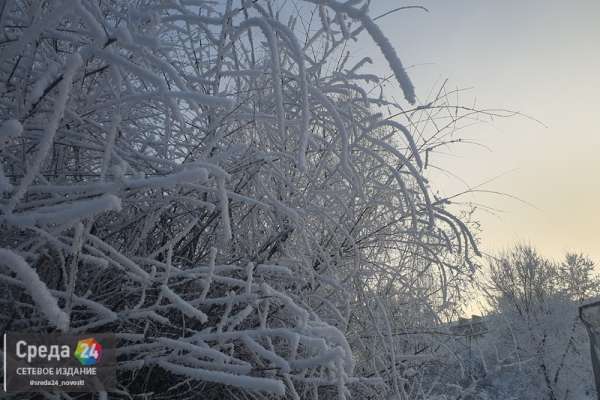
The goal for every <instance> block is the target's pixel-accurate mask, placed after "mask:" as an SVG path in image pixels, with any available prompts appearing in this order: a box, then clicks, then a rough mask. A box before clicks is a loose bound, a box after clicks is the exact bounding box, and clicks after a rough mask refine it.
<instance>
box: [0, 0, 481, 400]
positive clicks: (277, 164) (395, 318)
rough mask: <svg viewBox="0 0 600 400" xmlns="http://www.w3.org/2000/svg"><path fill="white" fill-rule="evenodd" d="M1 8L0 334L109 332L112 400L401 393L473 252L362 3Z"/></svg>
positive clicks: (399, 76) (432, 138) (403, 81)
mask: <svg viewBox="0 0 600 400" xmlns="http://www.w3.org/2000/svg"><path fill="white" fill-rule="evenodd" d="M2 4H3V7H2V8H1V9H0V94H1V98H0V123H1V126H0V138H1V140H2V141H1V143H0V146H1V148H0V151H1V157H2V163H1V169H0V190H2V198H1V200H0V210H1V215H0V224H1V225H0V226H1V229H2V231H1V235H0V247H1V248H2V249H1V250H0V292H1V293H2V297H1V300H2V303H1V304H0V318H1V320H0V323H1V324H2V325H1V326H2V328H3V330H4V331H6V330H14V331H33V332H47V331H50V330H59V331H63V332H72V333H81V332H115V334H116V336H117V338H118V340H119V356H118V357H119V358H118V361H119V365H118V368H119V369H118V376H119V382H120V386H119V392H117V393H115V394H114V395H115V396H121V397H124V398H130V397H131V396H134V395H140V394H143V393H153V396H156V398H187V397H198V396H201V397H202V398H206V399H217V398H219V399H220V398H227V397H230V398H240V397H242V398H248V397H254V398H258V397H261V396H286V397H289V398H306V397H313V398H330V397H338V398H347V397H349V396H350V395H352V394H354V395H356V396H357V398H368V397H370V398H389V396H392V395H394V396H396V398H408V397H411V398H414V397H415V396H416V395H415V396H412V395H411V394H410V393H413V392H411V390H413V389H412V387H411V384H412V381H411V379H409V378H410V377H414V376H418V374H415V373H414V369H413V367H412V366H411V363H414V360H415V359H418V358H419V357H421V356H420V355H419V354H421V353H422V352H423V351H424V350H423V347H422V343H423V340H422V339H419V338H414V336H410V335H408V336H404V335H403V334H404V333H407V332H408V333H410V332H411V331H412V330H413V329H414V328H415V327H416V328H422V327H424V326H425V327H430V326H433V325H435V324H436V323H437V322H438V321H439V319H440V315H444V313H448V315H449V314H451V313H452V312H454V311H455V310H456V299H457V296H458V294H459V293H460V289H461V288H462V287H463V286H464V284H465V278H466V277H469V276H470V275H471V274H472V272H473V268H474V267H473V264H472V260H471V258H472V257H473V256H474V255H476V254H477V253H478V252H477V248H476V244H475V239H474V238H473V237H472V235H471V233H470V232H469V229H468V228H467V225H466V223H465V222H463V221H461V219H459V218H457V217H455V216H454V215H452V214H451V213H450V212H449V211H448V210H447V207H446V204H447V201H446V200H444V199H440V198H437V197H435V196H433V195H432V194H431V191H430V188H429V183H428V182H427V180H426V179H425V178H424V176H423V169H424V168H425V167H426V166H427V165H428V163H429V156H430V153H431V152H432V149H434V148H435V147H436V146H439V145H440V144H441V143H443V142H444V141H445V140H446V139H447V138H446V137H445V136H444V135H445V132H451V131H452V128H453V127H455V126H456V121H457V119H460V117H459V115H457V114H454V111H453V112H452V113H448V115H443V116H440V115H439V114H440V113H443V112H444V110H445V109H446V107H447V106H448V104H446V103H444V101H445V97H444V96H443V95H438V96H437V97H436V98H434V99H432V101H431V102H428V103H427V104H425V105H422V106H417V105H415V103H416V94H415V91H414V88H413V85H412V83H411V81H410V79H409V78H408V76H407V74H406V72H405V69H404V68H403V65H402V63H401V62H400V59H399V57H398V55H397V53H396V51H395V49H394V47H393V46H392V44H391V42H390V41H389V40H388V39H387V38H386V37H385V36H384V34H383V33H382V32H381V30H380V29H379V28H378V27H377V25H376V23H374V22H373V20H372V19H371V18H370V17H369V14H368V2H365V1H346V2H342V1H332V0H307V1H297V2H281V3H279V2H270V1H256V0H253V1H251V0H240V1H232V0H225V1H222V2H214V1H203V0H197V1H187V0H174V1H158V0H147V1H135V2H132V1H125V0H122V1H121V0H109V1H100V2H97V1H87V0H77V1H22V0H9V1H5V2H3V3H2ZM283 5H285V7H286V9H285V10H288V12H285V10H283V9H280V7H282V6H283ZM295 7H298V8H297V9H296V8H295ZM290 9H294V10H295V11H294V12H289V10H290ZM360 34H366V35H368V36H369V37H370V38H371V39H372V40H373V42H374V43H375V44H376V45H377V46H378V47H379V49H380V50H381V52H382V54H383V56H384V58H385V59H386V60H387V62H388V64H389V69H390V71H391V73H392V77H393V79H395V81H396V82H397V83H398V85H399V87H400V89H401V90H402V92H403V94H404V97H405V99H406V101H407V102H408V104H409V106H408V107H406V106H403V105H401V104H397V103H395V102H393V101H389V100H387V99H386V97H385V95H384V92H383V86H384V83H385V82H387V81H388V79H386V78H382V77H378V76H375V75H373V74H370V73H368V72H366V71H365V68H366V67H367V66H368V64H369V63H370V60H369V59H366V58H365V59H360V58H356V57H355V56H353V57H351V56H350V54H349V53H348V52H347V51H346V47H347V46H348V45H350V44H351V42H352V41H353V40H354V39H356V38H357V36H358V35H360ZM411 107H412V108H411ZM457 112H458V108H457ZM461 112H462V109H461ZM466 113H467V114H471V110H466ZM437 118H442V119H443V120H444V121H445V122H444V124H442V125H441V126H437V125H435V124H433V125H435V130H434V131H433V133H432V134H431V135H428V134H427V131H426V129H425V125H427V124H429V121H434V120H436V119H437ZM427 352H428V353H429V352H430V350H427ZM415 365H416V366H417V367H418V365H419V364H415ZM413 394H414V393H413ZM418 395H419V396H424V392H419V393H418ZM48 397H50V395H48Z"/></svg>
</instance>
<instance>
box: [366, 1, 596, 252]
mask: <svg viewBox="0 0 600 400" xmlns="http://www.w3.org/2000/svg"><path fill="white" fill-rule="evenodd" d="M407 4H408V3H405V2H402V3H400V2H397V1H394V0H376V1H373V2H372V13H371V15H372V16H377V15H379V14H382V13H383V12H385V11H388V10H390V9H393V8H395V7H399V6H404V5H407ZM414 4H419V5H423V6H425V7H427V8H428V9H429V11H430V12H429V13H426V12H423V11H420V10H405V11H401V12H397V13H394V14H392V15H389V16H386V17H384V18H381V19H379V20H378V23H379V24H380V26H381V28H382V30H383V31H384V32H385V33H386V35H387V36H388V38H389V39H390V40H391V41H392V42H393V44H394V46H395V47H396V49H397V51H398V54H399V55H400V57H401V58H402V60H403V62H404V64H405V65H406V66H409V65H414V64H416V66H414V67H411V68H410V69H409V74H410V76H411V78H412V79H413V82H414V84H415V86H416V88H417V93H418V95H419V96H421V100H426V98H427V95H428V93H429V92H430V90H431V89H432V86H434V87H435V85H438V86H439V84H440V83H441V82H442V81H443V80H444V79H445V78H449V82H448V84H449V85H450V88H456V87H459V88H467V87H473V89H472V90H470V91H469V92H467V93H465V94H464V95H463V100H464V101H465V103H472V102H473V100H474V99H475V98H476V100H477V104H478V105H479V106H480V107H487V108H506V109H511V110H516V111H520V112H522V113H524V114H527V115H530V116H532V117H535V118H536V119H538V120H540V121H542V122H543V123H544V124H545V125H546V127H544V126H542V125H540V124H538V123H536V122H533V121H531V120H528V119H526V118H519V117H514V118H510V119H497V120H495V121H494V122H493V123H492V124H480V125H477V126H475V127H472V128H469V129H467V130H466V131H464V132H463V135H462V136H463V137H469V138H472V139H475V140H477V141H478V142H479V143H481V144H483V145H485V146H487V147H489V149H486V148H484V147H480V146H472V145H464V144H461V145H459V146H458V147H453V148H450V149H443V150H442V152H443V153H444V154H438V155H437V156H436V159H437V164H438V165H439V166H442V167H445V168H447V169H449V170H450V171H452V172H453V173H454V174H456V175H457V176H459V177H460V178H462V179H463V180H464V181H465V182H466V183H467V184H468V185H470V186H472V187H474V186H476V185H478V184H480V183H482V182H484V181H487V180H489V179H491V178H494V177H497V176H500V177H499V178H497V179H495V180H493V181H492V182H490V183H488V184H486V185H485V186H483V187H482V189H486V190H491V191H499V192H503V193H506V194H508V195H511V196H516V197H518V198H519V199H522V200H523V201H524V202H527V203H529V204H531V205H527V204H525V203H523V202H520V201H518V200H514V199H512V198H510V197H507V196H499V195H492V194H476V195H470V196H468V197H464V198H463V200H465V201H468V200H470V201H474V202H477V203H482V204H484V205H485V206H488V207H491V208H494V209H496V210H497V211H495V215H493V214H490V213H487V212H483V211H481V212H479V214H478V218H479V220H480V221H481V223H482V228H483V229H484V232H483V234H482V235H481V238H482V240H483V250H484V251H486V252H490V251H491V252H493V251H497V250H501V249H504V248H507V247H509V246H511V245H512V244H514V243H515V242H516V241H525V242H530V243H531V244H533V245H534V246H536V247H537V248H538V249H539V250H540V252H541V253H542V254H544V255H546V256H548V257H553V258H558V257H562V255H563V254H564V252H565V251H567V250H574V251H581V252H584V253H587V254H589V255H590V256H592V258H593V259H594V260H595V261H596V262H597V263H598V262H600V229H599V223H600V214H599V213H598V204H599V202H600V124H599V123H598V117H599V116H600V99H599V92H600V51H599V47H598V46H599V43H600V1H598V0H579V1H575V2H566V1H559V0H527V1H519V0H503V1H480V0H454V1H442V0H432V1H421V2H418V3H414ZM370 45H371V44H370V43H368V41H364V42H361V43H360V44H359V48H360V49H361V50H362V51H364V52H365V53H368V54H376V52H375V51H374V50H372V49H370V48H369V46H370ZM373 58H374V59H375V60H376V62H383V61H382V60H381V58H377V57H373ZM397 97H398V98H401V97H402V96H401V95H399V94H398V96H397ZM431 178H432V179H433V180H434V186H435V187H436V188H439V189H441V191H442V192H443V193H445V194H451V193H454V192H459V191H463V190H464V189H465V183H464V182H461V181H460V180H458V179H456V178H453V177H449V176H443V175H441V174H435V175H431Z"/></svg>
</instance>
